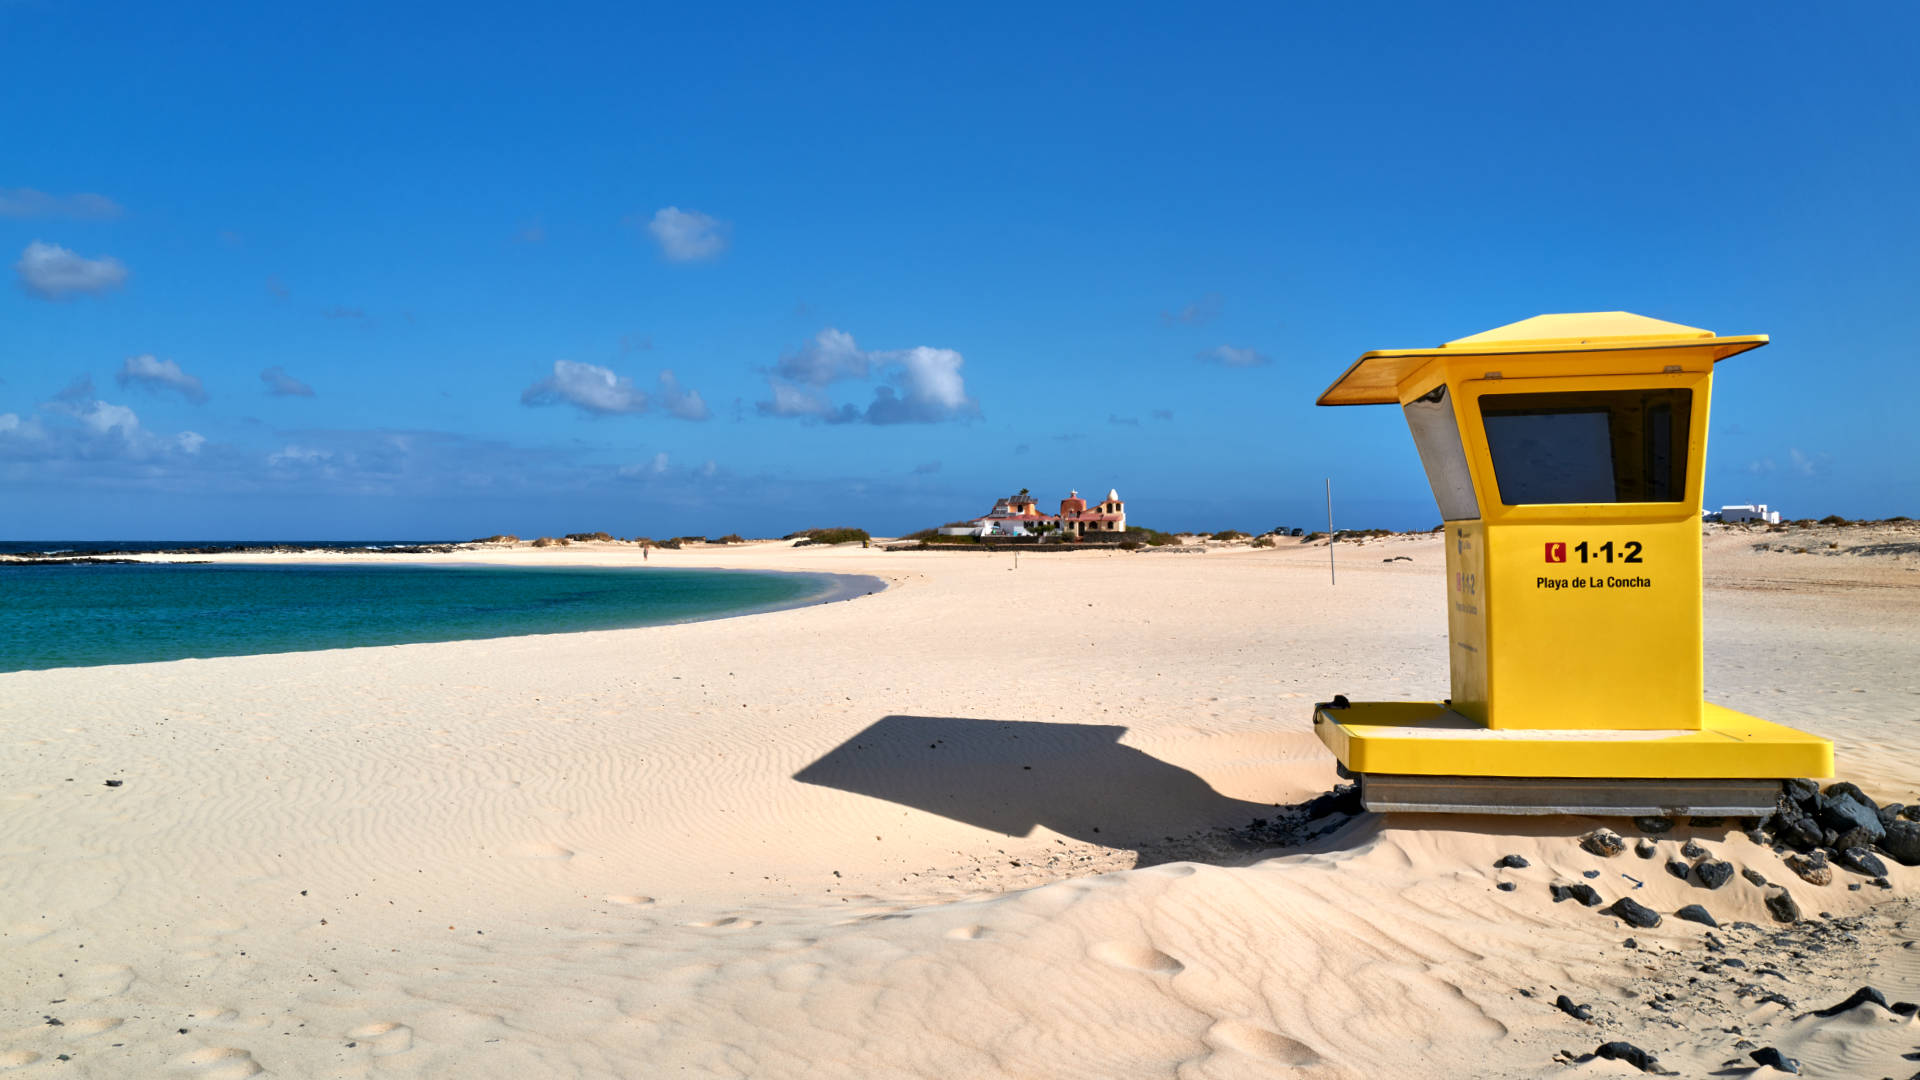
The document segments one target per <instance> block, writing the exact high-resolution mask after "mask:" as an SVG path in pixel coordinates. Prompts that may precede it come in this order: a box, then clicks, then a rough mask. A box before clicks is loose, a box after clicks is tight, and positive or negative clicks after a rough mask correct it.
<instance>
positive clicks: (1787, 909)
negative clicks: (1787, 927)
mask: <svg viewBox="0 0 1920 1080" xmlns="http://www.w3.org/2000/svg"><path fill="white" fill-rule="evenodd" d="M1766 903H1767V913H1768V914H1770V915H1772V916H1773V917H1774V919H1775V921H1777V922H1783V923H1794V922H1799V921H1800V905H1799V904H1796V903H1794V902H1793V894H1792V893H1790V892H1788V891H1787V890H1785V889H1783V888H1780V887H1779V886H1778V885H1775V886H1774V887H1773V888H1771V889H1769V890H1768V891H1767V900H1766Z"/></svg>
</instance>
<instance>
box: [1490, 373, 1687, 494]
mask: <svg viewBox="0 0 1920 1080" xmlns="http://www.w3.org/2000/svg"><path fill="white" fill-rule="evenodd" d="M1692 407H1693V391H1691V390H1579V391H1570V392H1566V393H1553V394H1485V395H1482V396H1481V398H1480V417H1481V421H1482V423H1483V424H1484V426H1485V428H1486V432H1487V449H1488V451H1489V452H1490V453H1491V454H1492V456H1493V472H1494V483H1495V486H1496V487H1498V489H1499V491H1500V502H1501V503H1502V504H1504V505H1506V506H1523V505H1540V504H1555V503H1631V502H1680V501H1682V500H1683V499H1685V498H1686V494H1687V427H1688V423H1689V417H1690V416H1691V413H1692Z"/></svg>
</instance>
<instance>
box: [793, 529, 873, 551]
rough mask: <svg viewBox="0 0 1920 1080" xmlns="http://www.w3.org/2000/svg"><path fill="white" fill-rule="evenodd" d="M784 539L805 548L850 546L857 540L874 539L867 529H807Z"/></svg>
mask: <svg viewBox="0 0 1920 1080" xmlns="http://www.w3.org/2000/svg"><path fill="white" fill-rule="evenodd" d="M782 539H784V540H798V541H800V542H799V543H798V544H795V545H793V546H794V547H803V546H805V545H807V544H848V543H852V542H853V541H855V540H861V541H865V540H871V539H873V537H871V536H869V535H868V534H867V530H865V529H852V528H840V529H805V530H802V531H800V532H797V533H788V534H787V535H786V536H784V537H782Z"/></svg>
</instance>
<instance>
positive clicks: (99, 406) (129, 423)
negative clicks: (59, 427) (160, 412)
mask: <svg viewBox="0 0 1920 1080" xmlns="http://www.w3.org/2000/svg"><path fill="white" fill-rule="evenodd" d="M74 417H75V418H76V419H78V420H79V421H80V422H81V423H82V424H85V425H86V426H87V428H88V429H89V430H91V431H92V432H93V433H94V434H96V435H109V434H114V433H116V432H117V433H118V434H119V436H120V437H121V438H123V439H125V440H127V441H128V442H132V441H133V440H134V439H136V438H138V437H139V434H140V417H138V416H136V415H134V411H133V410H132V409H129V408H127V407H126V406H125V405H114V404H110V403H108V402H105V401H94V402H91V403H90V404H89V407H88V408H86V409H85V410H80V411H76V412H75V413H74Z"/></svg>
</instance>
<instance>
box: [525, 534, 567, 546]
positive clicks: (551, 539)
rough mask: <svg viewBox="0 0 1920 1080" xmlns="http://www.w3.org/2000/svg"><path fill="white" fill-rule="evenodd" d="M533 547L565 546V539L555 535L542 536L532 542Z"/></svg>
mask: <svg viewBox="0 0 1920 1080" xmlns="http://www.w3.org/2000/svg"><path fill="white" fill-rule="evenodd" d="M533 546H534V547H541V548H545V547H566V546H567V541H566V540H564V539H562V538H560V537H557V536H543V537H541V538H540V539H538V540H535V541H534V542H533Z"/></svg>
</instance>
